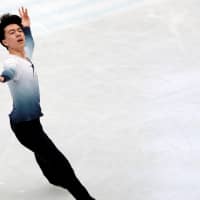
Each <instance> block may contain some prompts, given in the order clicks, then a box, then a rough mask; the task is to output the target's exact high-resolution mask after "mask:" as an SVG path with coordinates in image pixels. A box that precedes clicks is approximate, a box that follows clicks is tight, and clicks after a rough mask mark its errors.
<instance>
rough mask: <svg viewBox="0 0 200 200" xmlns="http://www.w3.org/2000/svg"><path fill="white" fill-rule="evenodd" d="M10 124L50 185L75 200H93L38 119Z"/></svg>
mask: <svg viewBox="0 0 200 200" xmlns="http://www.w3.org/2000/svg"><path fill="white" fill-rule="evenodd" d="M10 123H11V128H12V130H13V132H14V133H15V135H16V137H17V138H18V140H19V141H20V143H21V144H22V145H24V146H25V147H27V148H28V149H29V150H31V151H32V152H33V153H34V154H35V158H36V161H37V163H38V165H39V166H40V168H41V170H42V172H43V174H44V176H45V177H46V178H47V179H48V181H49V182H50V183H51V184H54V185H56V186H61V187H63V188H65V189H67V190H68V191H69V192H70V193H71V194H72V195H73V196H74V198H75V199H77V200H94V198H92V197H91V196H90V195H89V193H88V191H87V190H86V188H85V187H84V186H83V185H82V184H81V182H80V181H79V180H78V178H77V177H76V175H75V172H74V170H73V168H72V167H71V165H70V163H69V161H68V160H67V159H66V157H65V156H64V155H63V154H62V153H61V152H60V151H59V150H58V149H57V147H56V146H55V145H54V143H53V142H52V141H51V139H50V138H49V137H48V136H47V135H46V134H45V132H44V130H43V128H42V125H41V123H40V120H39V119H36V120H32V121H28V122H20V123H17V124H15V123H13V122H12V121H11V122H10Z"/></svg>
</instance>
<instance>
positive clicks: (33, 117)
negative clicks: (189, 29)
mask: <svg viewBox="0 0 200 200" xmlns="http://www.w3.org/2000/svg"><path fill="white" fill-rule="evenodd" d="M19 15H20V17H19V16H18V15H10V14H4V15H3V16H2V17H1V18H0V42H1V44H2V45H3V46H4V47H6V49H7V50H8V52H9V56H8V58H7V59H6V60H5V62H4V64H3V65H4V70H3V72H2V74H1V76H0V82H7V83H8V86H9V89H10V92H11V95H12V99H13V110H12V112H11V113H10V115H9V116H10V124H11V128H12V130H13V132H14V133H15V135H16V137H17V138H18V140H19V141H20V142H21V144H23V145H24V146H25V147H27V148H28V149H29V150H31V151H32V152H33V153H34V155H35V158H36V161H37V163H38V164H39V166H40V168H41V170H42V172H43V174H44V175H45V176H46V178H47V179H48V181H49V182H50V183H52V184H54V185H57V186H61V187H63V188H65V189H67V190H68V191H69V192H70V193H71V194H72V195H73V196H74V198H75V199H78V200H94V198H92V197H91V196H90V194H89V193H88V192H87V190H86V189H85V187H84V186H83V185H82V184H81V183H80V181H79V180H78V178H77V177H76V175H75V173H74V170H73V169H72V167H71V165H70V163H69V162H68V160H67V159H66V158H65V156H64V155H63V154H62V153H61V152H60V151H59V150H58V149H57V147H56V146H55V145H54V144H53V142H52V141H51V140H50V139H49V138H48V136H47V135H46V134H45V132H44V131H43V128H42V125H41V123H40V117H41V116H42V115H43V114H42V111H41V107H40V94H39V85H38V78H37V73H36V70H35V67H34V65H33V63H32V62H31V57H32V53H33V49H34V41H33V38H32V34H31V29H30V18H29V15H28V11H27V9H25V8H23V7H22V8H20V9H19Z"/></svg>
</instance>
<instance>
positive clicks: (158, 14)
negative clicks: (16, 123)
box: [0, 0, 200, 200]
mask: <svg viewBox="0 0 200 200" xmlns="http://www.w3.org/2000/svg"><path fill="white" fill-rule="evenodd" d="M30 2H32V5H31V4H30V8H29V9H30V10H31V15H32V16H33V17H32V23H33V24H35V25H34V27H33V31H34V33H35V35H36V37H35V40H36V44H37V45H36V49H35V54H34V58H33V60H34V62H35V66H36V67H37V68H38V74H39V78H40V87H41V98H42V102H41V103H42V107H43V112H44V113H45V116H44V117H43V118H42V123H43V126H44V128H45V129H46V131H47V132H48V134H49V136H50V137H51V138H52V139H53V140H54V141H55V143H56V144H57V146H59V148H60V149H61V150H62V151H63V152H64V153H65V155H66V156H67V157H68V158H69V160H70V161H71V163H72V165H73V167H74V168H75V170H76V172H77V175H78V176H79V177H80V179H81V180H82V182H83V183H84V184H85V185H86V186H87V188H88V189H89V191H90V192H91V193H92V194H93V195H94V196H95V197H96V198H97V200H108V199H111V200H122V199H126V200H161V199H162V200H172V199H177V200H188V199H190V200H199V198H200V191H199V186H200V181H199V180H200V172H199V167H200V160H199V153H200V147H199V140H200V136H199V130H200V123H199V119H200V107H199V101H200V93H199V86H200V79H199V77H200V68H199V66H200V62H199V50H200V48H199V46H200V37H199V25H200V14H199V6H200V4H199V2H198V1H196V0H190V1H186V0H182V1H180V0H163V1H156V0H155V1H151V0H150V1H123V2H126V3H127V5H128V3H129V4H130V5H129V6H127V7H126V6H124V7H123V9H116V10H110V11H109V12H103V10H106V8H108V7H106V6H107V5H108V4H109V3H108V2H107V1H102V4H101V2H100V1H95V2H96V3H97V4H96V7H95V9H97V10H98V6H100V7H99V8H104V9H102V10H101V12H102V13H103V14H102V15H99V16H98V17H94V15H92V14H91V12H92V10H93V9H91V8H93V7H92V6H94V4H93V3H91V4H89V1H87V6H88V7H87V6H85V7H84V3H83V1H82V4H81V1H78V0H77V1H73V2H75V3H77V4H78V5H80V4H81V5H82V6H83V7H84V9H83V8H82V9H83V10H82V9H81V7H79V8H78V7H77V10H76V9H75V10H74V13H73V12H72V11H71V12H70V15H74V16H76V14H75V13H79V14H80V13H82V12H85V11H86V10H87V12H86V13H88V15H87V16H88V18H84V19H83V21H81V20H80V21H78V22H77V21H76V22H77V23H75V21H73V20H72V18H68V16H69V15H66V16H64V13H62V15H61V16H64V17H63V21H62V23H59V24H58V26H57V27H53V26H56V23H55V24H53V20H54V19H57V17H58V16H59V15H58V13H57V14H56V15H57V16H55V13H54V12H52V13H53V16H51V15H50V14H47V15H45V16H44V18H43V17H42V19H41V21H42V22H41V21H40V18H39V15H38V17H36V15H37V12H36V11H37V9H36V7H38V5H37V4H36V3H35V4H34V1H30ZM45 2H47V1H44V3H45ZM48 2H49V3H47V4H46V5H48V4H49V6H50V7H49V9H50V10H51V9H55V10H56V7H54V6H53V4H52V2H53V1H48ZM57 2H60V4H61V5H62V6H63V3H64V1H57ZM66 2H67V1H66ZM111 2H112V3H113V6H114V5H119V4H120V1H114V0H113V1H111ZM121 2H122V1H121ZM22 3H23V1H22ZM68 3H69V4H68V6H73V3H72V2H71V1H70V2H69V1H68ZM6 5H7V4H6ZM13 5H14V4H13ZM104 6H105V7H104ZM32 7H33V9H32ZM86 7H87V9H86V10H85V8H86ZM114 7H117V6H114ZM42 8H44V9H45V10H44V13H48V10H47V8H45V7H44V6H43V7H42ZM42 8H40V9H39V10H38V12H42V10H43V9H42ZM58 8H60V7H59V3H58ZM107 10H109V9H107ZM79 14H77V16H78V15H79ZM50 16H51V18H50V19H52V24H50V22H48V17H50ZM54 16H55V18H54ZM80 16H82V15H80ZM64 19H66V23H65V22H64ZM77 19H78V17H77ZM55 21H56V20H55ZM58 21H59V20H58ZM47 22H48V23H47ZM69 22H70V23H69ZM40 24H41V26H42V27H44V29H37V26H39V25H40ZM72 25H73V26H72ZM42 30H46V31H42ZM4 54H5V52H4V51H3V49H2V50H1V55H2V57H3V56H4ZM0 90H1V101H0V107H1V112H0V120H1V126H0V133H1V141H0V163H1V165H0V171H1V176H0V198H1V199H3V200H8V199H9V200H10V199H15V200H18V199H19V200H22V199H26V200H27V199H30V200H35V199H38V200H40V199H41V200H46V199H48V200H51V199H52V200H53V199H56V200H64V199H69V200H70V199H72V197H71V196H70V194H69V193H68V192H66V191H63V190H61V189H59V188H54V187H52V186H50V185H49V184H48V183H47V182H46V180H45V179H44V178H43V176H42V175H41V173H40V171H39V169H38V167H37V165H36V163H35V161H34V159H33V156H32V154H31V153H30V152H29V151H28V150H25V149H24V148H23V147H22V146H21V145H20V144H19V143H18V141H17V140H16V138H15V137H14V135H13V134H12V132H11V130H10V127H9V123H8V118H7V113H8V112H9V110H10V107H11V100H10V95H9V93H8V89H7V87H5V86H4V85H1V86H0Z"/></svg>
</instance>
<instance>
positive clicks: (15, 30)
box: [2, 24, 25, 50]
mask: <svg viewBox="0 0 200 200" xmlns="http://www.w3.org/2000/svg"><path fill="white" fill-rule="evenodd" d="M4 36H5V39H4V40H3V41H2V42H3V44H4V45H5V46H6V47H7V48H8V50H21V49H23V48H24V44H25V36H24V32H23V30H22V28H21V27H20V26H19V25H17V24H10V25H8V26H6V27H5V28H4Z"/></svg>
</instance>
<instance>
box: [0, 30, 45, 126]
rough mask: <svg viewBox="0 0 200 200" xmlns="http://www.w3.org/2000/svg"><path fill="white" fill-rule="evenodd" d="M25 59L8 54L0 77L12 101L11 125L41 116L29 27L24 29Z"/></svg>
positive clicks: (32, 42) (32, 43) (32, 44)
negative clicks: (7, 87)
mask: <svg viewBox="0 0 200 200" xmlns="http://www.w3.org/2000/svg"><path fill="white" fill-rule="evenodd" d="M24 34H25V39H26V41H25V52H26V57H27V59H25V58H21V57H19V56H16V55H12V54H9V56H8V58H7V59H6V60H5V61H4V63H3V67H4V70H3V72H2V76H3V77H4V79H5V81H6V82H8V86H9V89H10V92H11V96H12V99H13V110H12V112H11V113H10V115H9V116H10V120H11V121H12V122H13V123H19V122H24V121H30V120H34V119H37V118H39V117H40V116H42V115H43V114H42V112H41V107H40V91H39V84H38V77H37V73H36V71H35V68H34V65H33V64H32V62H31V58H32V53H33V49H34V41H33V37H32V34H31V30H30V28H29V27H24Z"/></svg>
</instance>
